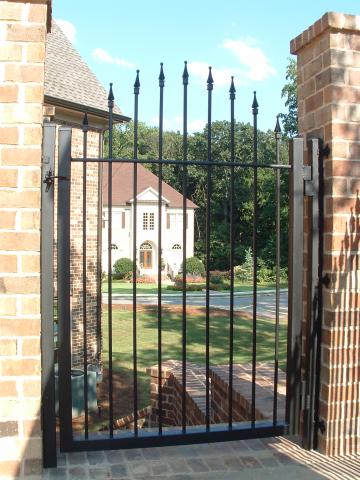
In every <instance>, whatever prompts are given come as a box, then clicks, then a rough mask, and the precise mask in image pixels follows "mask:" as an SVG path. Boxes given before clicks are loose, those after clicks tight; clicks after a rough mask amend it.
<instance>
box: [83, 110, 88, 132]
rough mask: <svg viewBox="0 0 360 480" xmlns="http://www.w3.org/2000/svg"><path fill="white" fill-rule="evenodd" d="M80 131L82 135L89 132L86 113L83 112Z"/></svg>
mask: <svg viewBox="0 0 360 480" xmlns="http://www.w3.org/2000/svg"><path fill="white" fill-rule="evenodd" d="M82 130H83V132H84V133H85V132H87V131H88V130H89V120H88V116H87V112H85V115H84V118H83V122H82Z"/></svg>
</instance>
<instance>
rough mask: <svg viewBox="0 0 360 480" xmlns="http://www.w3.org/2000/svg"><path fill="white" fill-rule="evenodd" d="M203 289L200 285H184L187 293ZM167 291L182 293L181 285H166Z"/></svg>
mask: <svg viewBox="0 0 360 480" xmlns="http://www.w3.org/2000/svg"><path fill="white" fill-rule="evenodd" d="M203 288H204V287H203V286H202V285H194V284H192V285H188V284H187V285H186V291H187V292H201V291H202V289H203ZM166 289H167V290H175V291H176V292H179V291H182V289H183V287H182V284H176V285H168V286H167V287H166Z"/></svg>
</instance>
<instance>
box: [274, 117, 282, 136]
mask: <svg viewBox="0 0 360 480" xmlns="http://www.w3.org/2000/svg"><path fill="white" fill-rule="evenodd" d="M279 118H280V115H276V125H275V130H274V133H275V138H276V139H278V138H280V137H281V127H280V121H279Z"/></svg>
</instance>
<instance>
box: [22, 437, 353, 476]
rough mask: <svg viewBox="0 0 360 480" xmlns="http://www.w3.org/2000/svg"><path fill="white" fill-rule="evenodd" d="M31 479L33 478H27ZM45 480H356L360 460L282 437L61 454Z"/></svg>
mask: <svg viewBox="0 0 360 480" xmlns="http://www.w3.org/2000/svg"><path fill="white" fill-rule="evenodd" d="M27 478H29V477H27ZM32 478H34V479H35V478H43V479H48V480H49V479H69V480H77V479H118V480H135V479H137V480H152V479H153V480H165V479H168V480H238V479H240V480H260V479H266V480H271V479H276V480H285V479H286V480H292V479H294V480H312V479H333V480H348V479H351V480H356V479H360V456H352V457H335V458H329V457H325V456H324V455H321V454H319V453H317V452H306V451H305V450H303V449H302V448H300V446H299V445H298V443H297V442H296V441H294V440H291V439H289V438H284V437H277V438H268V439H262V440H260V439H256V440H240V441H233V442H223V443H212V444H199V445H185V446H171V447H161V448H160V447H154V448H143V449H133V450H111V451H106V452H87V453H71V454H61V455H60V456H59V464H58V468H57V469H49V470H47V471H45V473H44V474H43V475H42V476H37V477H32Z"/></svg>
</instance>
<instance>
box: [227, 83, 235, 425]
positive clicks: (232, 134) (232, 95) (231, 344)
mask: <svg viewBox="0 0 360 480" xmlns="http://www.w3.org/2000/svg"><path fill="white" fill-rule="evenodd" d="M229 92H230V162H231V164H232V165H231V167H230V330H229V390H228V402H229V405H228V408H229V429H232V423H233V366H234V249H235V238H234V234H235V232H234V189H235V178H234V165H233V164H234V161H235V116H234V102H235V92H236V90H235V85H234V77H231V86H230V90H229Z"/></svg>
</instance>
